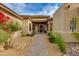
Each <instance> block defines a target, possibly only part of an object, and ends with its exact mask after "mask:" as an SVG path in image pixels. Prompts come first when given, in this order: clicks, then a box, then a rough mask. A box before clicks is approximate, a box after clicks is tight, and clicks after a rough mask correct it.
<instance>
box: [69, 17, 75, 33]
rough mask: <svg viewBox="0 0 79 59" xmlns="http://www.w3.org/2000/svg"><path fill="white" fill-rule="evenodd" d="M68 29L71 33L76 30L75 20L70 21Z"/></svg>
mask: <svg viewBox="0 0 79 59" xmlns="http://www.w3.org/2000/svg"><path fill="white" fill-rule="evenodd" d="M70 29H71V30H72V32H74V31H75V29H76V19H75V18H73V19H72V20H71V21H70Z"/></svg>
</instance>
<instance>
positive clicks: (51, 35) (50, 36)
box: [48, 32, 55, 43]
mask: <svg viewBox="0 0 79 59" xmlns="http://www.w3.org/2000/svg"><path fill="white" fill-rule="evenodd" d="M48 36H49V41H50V42H51V43H52V42H54V39H55V38H54V36H53V34H52V32H49V33H48Z"/></svg>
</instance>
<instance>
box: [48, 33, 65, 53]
mask: <svg viewBox="0 0 79 59" xmlns="http://www.w3.org/2000/svg"><path fill="white" fill-rule="evenodd" d="M49 37H50V40H51V42H54V43H56V44H57V45H58V46H59V48H60V50H61V51H62V52H65V43H64V41H63V38H62V36H61V35H60V34H59V33H55V32H53V33H52V34H50V36H49Z"/></svg>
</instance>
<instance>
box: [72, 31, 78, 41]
mask: <svg viewBox="0 0 79 59" xmlns="http://www.w3.org/2000/svg"><path fill="white" fill-rule="evenodd" d="M72 35H73V36H74V37H75V38H76V39H77V40H79V32H73V33H72Z"/></svg>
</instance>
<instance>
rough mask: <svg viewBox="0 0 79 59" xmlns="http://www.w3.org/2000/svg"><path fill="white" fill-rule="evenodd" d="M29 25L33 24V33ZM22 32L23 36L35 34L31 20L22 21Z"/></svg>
mask: <svg viewBox="0 0 79 59" xmlns="http://www.w3.org/2000/svg"><path fill="white" fill-rule="evenodd" d="M29 23H30V24H31V31H30V30H29ZM22 32H23V35H27V34H30V35H31V34H32V32H33V30H32V22H31V21H30V20H29V19H24V20H23V21H22Z"/></svg>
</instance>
